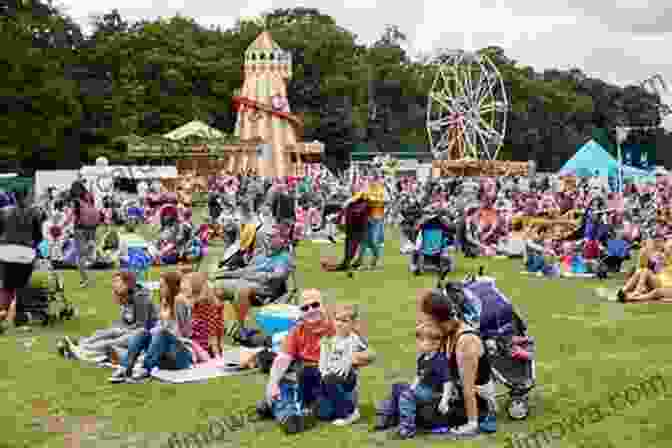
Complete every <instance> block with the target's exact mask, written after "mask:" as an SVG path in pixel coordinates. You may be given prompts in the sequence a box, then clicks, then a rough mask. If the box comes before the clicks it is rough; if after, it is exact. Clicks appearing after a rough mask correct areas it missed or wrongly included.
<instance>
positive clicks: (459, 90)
mask: <svg viewBox="0 0 672 448" xmlns="http://www.w3.org/2000/svg"><path fill="white" fill-rule="evenodd" d="M450 70H451V71H452V72H453V75H454V76H455V90H456V91H455V92H454V93H455V94H456V95H459V96H462V97H463V96H466V92H465V91H464V83H463V82H462V79H461V78H460V71H459V70H458V69H457V67H456V66H455V65H454V64H451V66H450Z"/></svg>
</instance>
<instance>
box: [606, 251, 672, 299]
mask: <svg viewBox="0 0 672 448" xmlns="http://www.w3.org/2000/svg"><path fill="white" fill-rule="evenodd" d="M663 255H664V261H663V267H662V270H661V271H660V272H659V273H655V272H654V270H653V269H651V268H650V267H646V268H640V269H639V270H637V272H635V274H634V275H633V276H632V277H630V278H629V279H628V281H627V283H626V284H625V286H624V287H623V288H622V289H620V290H619V291H618V300H619V301H620V302H645V301H652V300H660V301H664V302H668V301H672V240H668V241H666V242H665V246H664V249H663Z"/></svg>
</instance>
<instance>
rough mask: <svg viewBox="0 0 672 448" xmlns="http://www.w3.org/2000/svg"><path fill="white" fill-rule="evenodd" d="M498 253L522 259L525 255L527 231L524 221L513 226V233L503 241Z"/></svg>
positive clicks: (516, 222)
mask: <svg viewBox="0 0 672 448" xmlns="http://www.w3.org/2000/svg"><path fill="white" fill-rule="evenodd" d="M497 252H498V253H499V254H500V255H504V256H505V257H508V258H522V257H523V255H524V254H525V231H524V226H523V221H522V220H516V221H514V222H513V224H512V232H511V233H510V234H509V235H508V236H506V237H505V238H504V239H502V240H501V242H500V244H499V245H498V247H497Z"/></svg>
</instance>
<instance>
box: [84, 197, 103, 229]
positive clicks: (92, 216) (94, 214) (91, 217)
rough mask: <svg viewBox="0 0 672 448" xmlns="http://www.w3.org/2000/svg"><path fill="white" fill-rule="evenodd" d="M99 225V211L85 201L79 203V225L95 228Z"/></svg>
mask: <svg viewBox="0 0 672 448" xmlns="http://www.w3.org/2000/svg"><path fill="white" fill-rule="evenodd" d="M98 224H100V211H98V209H97V208H96V207H94V206H93V205H91V204H90V203H88V202H86V201H79V225H80V226H82V227H96V226H97V225H98Z"/></svg>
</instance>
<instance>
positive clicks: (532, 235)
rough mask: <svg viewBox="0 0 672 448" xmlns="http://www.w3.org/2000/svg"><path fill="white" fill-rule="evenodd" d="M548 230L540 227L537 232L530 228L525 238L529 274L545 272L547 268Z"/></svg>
mask: <svg viewBox="0 0 672 448" xmlns="http://www.w3.org/2000/svg"><path fill="white" fill-rule="evenodd" d="M547 231H548V229H547V228H546V227H545V226H540V227H539V228H538V229H537V231H536V232H535V231H534V228H532V227H530V228H529V230H528V232H527V235H526V238H525V267H526V268H527V272H543V271H544V268H545V267H546V260H545V258H544V253H545V251H546V248H545V247H544V238H545V237H546V233H547Z"/></svg>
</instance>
